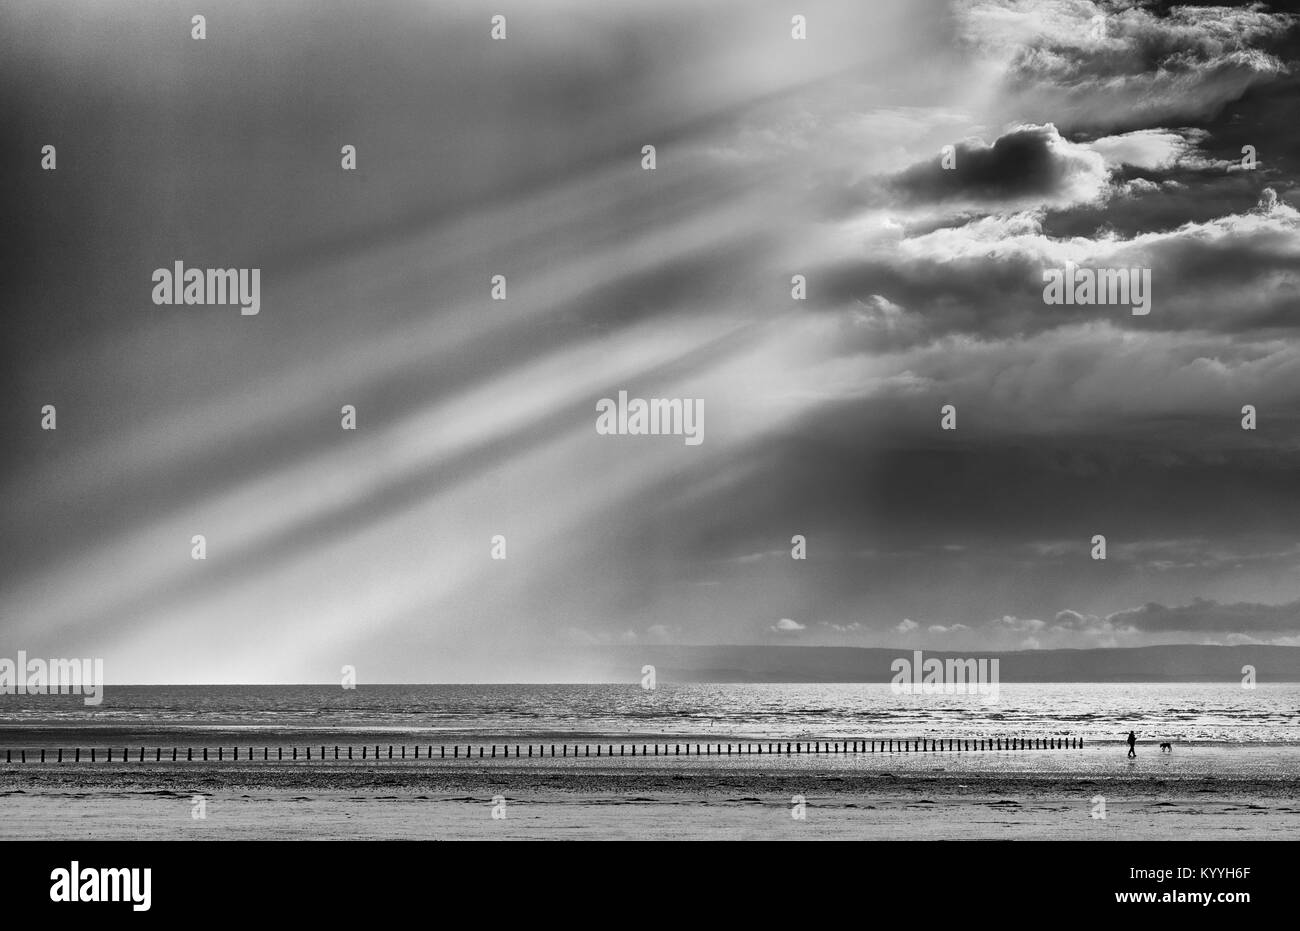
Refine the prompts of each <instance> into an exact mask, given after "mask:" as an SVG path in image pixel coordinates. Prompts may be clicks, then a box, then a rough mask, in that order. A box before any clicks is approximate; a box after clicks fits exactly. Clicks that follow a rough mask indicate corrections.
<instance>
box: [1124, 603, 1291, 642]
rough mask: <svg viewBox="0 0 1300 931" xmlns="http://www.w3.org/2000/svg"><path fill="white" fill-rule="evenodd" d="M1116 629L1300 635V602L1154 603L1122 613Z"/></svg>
mask: <svg viewBox="0 0 1300 931" xmlns="http://www.w3.org/2000/svg"><path fill="white" fill-rule="evenodd" d="M1110 620H1111V622H1112V623H1114V624H1117V625H1123V626H1127V627H1132V628H1134V629H1135V630H1140V631H1144V632H1148V633H1169V632H1180V633H1181V632H1188V633H1211V634H1218V633H1222V634H1230V633H1232V634H1255V635H1260V634H1290V635H1295V634H1297V633H1300V601H1292V602H1289V603H1287V604H1278V605H1268V604H1254V603H1250V602H1237V603H1234V604H1220V603H1219V602H1217V601H1213V600H1210V599H1203V598H1197V599H1195V600H1193V601H1192V603H1191V604H1187V605H1179V606H1176V607H1166V606H1165V605H1161V604H1156V603H1154V602H1152V603H1149V604H1146V605H1143V606H1142V607H1140V608H1134V609H1132V610H1129V611H1121V612H1118V613H1117V614H1114V615H1112V616H1111V618H1110Z"/></svg>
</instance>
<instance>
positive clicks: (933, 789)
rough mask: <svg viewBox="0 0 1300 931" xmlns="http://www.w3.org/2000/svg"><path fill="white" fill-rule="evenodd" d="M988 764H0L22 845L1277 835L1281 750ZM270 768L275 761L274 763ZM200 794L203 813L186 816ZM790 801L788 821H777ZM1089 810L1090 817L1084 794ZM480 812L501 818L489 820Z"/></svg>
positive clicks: (1293, 763)
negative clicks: (36, 841)
mask: <svg viewBox="0 0 1300 931" xmlns="http://www.w3.org/2000/svg"><path fill="white" fill-rule="evenodd" d="M1125 753H1126V750H1125V749H1124V748H1123V747H1122V745H1120V744H1118V743H1114V744H1101V745H1095V746H1091V747H1085V748H1084V749H1082V750H1056V751H1040V750H1025V751H1001V752H999V751H988V752H984V753H970V754H958V753H947V752H944V753H928V754H918V753H909V754H903V753H894V754H871V753H862V752H859V753H847V754H838V755H835V754H821V755H805V756H793V755H792V756H785V755H781V756H762V757H758V756H745V757H739V756H730V757H729V756H725V755H724V756H720V757H689V758H688V757H657V758H656V757H653V756H652V757H636V758H633V757H616V758H614V759H609V758H608V757H605V758H601V759H596V758H594V757H593V758H579V759H573V758H571V757H570V758H557V759H551V758H549V757H547V758H539V759H528V758H526V757H525V758H522V759H515V758H513V757H512V758H510V759H508V760H507V759H504V758H498V759H495V760H493V759H490V758H489V759H488V760H485V761H480V760H479V759H477V758H475V759H471V760H465V759H463V758H462V759H458V760H450V759H448V760H442V759H434V760H426V759H422V760H420V761H415V760H410V759H408V760H405V761H402V760H394V761H391V762H390V761H388V760H386V759H381V760H380V761H375V760H373V759H370V760H367V761H365V762H362V761H361V760H359V759H356V760H353V761H351V762H341V763H335V762H333V761H332V760H329V761H325V762H322V761H320V760H319V759H315V760H313V761H312V762H307V761H306V760H298V761H285V762H277V761H275V760H274V759H272V760H271V761H270V762H266V763H263V762H261V761H260V760H258V761H256V762H253V763H249V762H246V761H244V762H238V763H235V762H230V761H229V760H228V759H227V760H226V761H224V762H221V763H217V762H215V761H209V762H206V763H204V762H201V761H196V762H188V763H187V762H181V763H171V762H169V761H164V762H161V763H155V762H153V760H152V754H150V759H149V760H148V761H147V762H145V763H143V764H142V763H139V762H136V761H135V759H134V758H133V759H132V761H131V762H128V763H123V762H121V761H120V753H119V757H118V760H117V761H116V762H113V763H105V762H103V761H102V756H101V757H100V761H99V762H96V763H95V764H89V763H86V762H82V763H79V764H74V763H69V762H64V763H62V764H54V763H45V764H40V763H32V762H29V763H26V764H18V763H14V764H9V765H4V766H3V768H2V769H0V812H3V818H2V819H0V837H2V838H3V839H6V840H15V839H23V840H32V839H69V840H71V839H95V840H119V839H175V840H181V839H193V840H205V839H227V840H233V839H321V840H326V839H420V840H471V839H472V840H490V839H498V840H503V839H565V838H572V839H577V838H590V839H600V838H604V839H665V840H667V839H753V840H764V839H768V840H787V839H791V840H792V839H806V840H814V839H820V840H849V839H860V840H884V839H917V840H923V839H952V840H961V839H1017V840H1034V839H1095V840H1116V839H1128V840H1144V839H1145V840H1161V839H1170V840H1172V839H1219V840H1230V839H1235V838H1239V839H1283V838H1293V837H1295V836H1296V835H1297V832H1300V801H1298V800H1297V799H1298V797H1300V776H1297V772H1300V754H1298V753H1297V751H1296V748H1294V747H1290V746H1252V747H1234V746H1221V745H1220V746H1208V745H1207V746H1201V747H1197V746H1184V747H1178V748H1176V750H1175V752H1173V753H1163V754H1162V753H1160V752H1159V751H1158V750H1157V748H1156V747H1154V746H1150V747H1146V746H1143V747H1140V748H1139V756H1138V758H1137V759H1136V760H1132V761H1130V760H1128V759H1126V757H1125ZM272 756H274V752H272ZM197 797H202V813H203V815H204V817H202V818H197V817H194V814H195V805H196V801H197ZM798 797H802V799H803V802H804V805H803V811H802V813H803V815H804V817H803V818H796V817H792V813H794V812H795V811H796V809H797V808H798V804H797V802H798ZM1098 797H1100V798H1101V799H1102V800H1104V811H1105V817H1104V818H1103V817H1095V816H1094V815H1095V814H1096V813H1097V812H1098V811H1099V809H1098V803H1097V799H1098ZM494 810H495V812H496V814H497V817H493V813H494Z"/></svg>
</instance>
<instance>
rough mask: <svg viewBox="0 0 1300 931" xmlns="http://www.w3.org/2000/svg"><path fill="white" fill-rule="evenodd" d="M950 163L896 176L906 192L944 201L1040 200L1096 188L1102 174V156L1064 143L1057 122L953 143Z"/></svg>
mask: <svg viewBox="0 0 1300 931" xmlns="http://www.w3.org/2000/svg"><path fill="white" fill-rule="evenodd" d="M953 149H954V151H953V165H952V167H949V168H946V167H944V165H943V162H942V160H935V161H934V162H930V163H925V164H921V165H914V166H913V167H911V168H909V169H907V170H906V171H904V172H903V173H902V174H900V175H899V176H898V177H897V178H895V179H894V181H893V185H894V187H895V188H897V189H898V190H900V191H901V192H903V193H904V194H905V195H906V196H908V197H910V198H912V199H915V200H918V201H922V202H926V201H943V200H954V199H960V200H972V201H993V202H999V201H1017V200H1021V199H1024V198H1026V197H1032V198H1034V199H1035V200H1037V201H1039V202H1043V201H1052V200H1055V199H1058V198H1066V197H1069V196H1071V193H1072V191H1074V190H1077V189H1078V188H1079V187H1083V188H1085V189H1089V188H1092V189H1095V188H1096V187H1097V186H1098V185H1099V184H1100V182H1101V180H1102V179H1103V177H1104V169H1103V162H1102V159H1101V158H1100V157H1099V156H1097V155H1096V154H1095V153H1092V152H1089V151H1087V150H1086V149H1082V148H1079V147H1076V146H1071V145H1069V144H1068V143H1066V142H1065V140H1063V139H1062V138H1061V136H1060V134H1059V133H1058V132H1057V131H1056V127H1055V126H1050V125H1048V126H1025V127H1021V128H1020V129H1017V130H1014V131H1013V132H1010V133H1007V134H1005V135H1003V136H999V137H998V138H997V140H995V141H994V142H993V144H992V145H986V144H984V143H983V142H980V141H972V142H961V143H958V144H957V145H955V146H954V147H953Z"/></svg>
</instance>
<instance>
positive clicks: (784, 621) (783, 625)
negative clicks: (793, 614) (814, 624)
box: [772, 617, 806, 634]
mask: <svg viewBox="0 0 1300 931" xmlns="http://www.w3.org/2000/svg"><path fill="white" fill-rule="evenodd" d="M805 629H806V625H804V624H800V623H799V622H798V621H794V620H791V619H790V618H788V617H783V618H781V620H779V621H777V622H776V623H775V624H773V625H772V630H774V631H776V632H777V633H779V634H785V633H793V632H794V631H797V630H805Z"/></svg>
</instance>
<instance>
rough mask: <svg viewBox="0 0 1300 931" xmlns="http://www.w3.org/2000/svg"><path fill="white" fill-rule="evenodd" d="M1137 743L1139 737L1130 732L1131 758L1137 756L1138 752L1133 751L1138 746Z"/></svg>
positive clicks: (1129, 747) (1129, 753)
mask: <svg viewBox="0 0 1300 931" xmlns="http://www.w3.org/2000/svg"><path fill="white" fill-rule="evenodd" d="M1137 742H1138V735H1137V734H1136V733H1134V732H1133V731H1129V732H1128V755H1129V756H1130V757H1134V756H1137V751H1136V750H1134V749H1133V748H1134V747H1135V746H1137Z"/></svg>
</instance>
